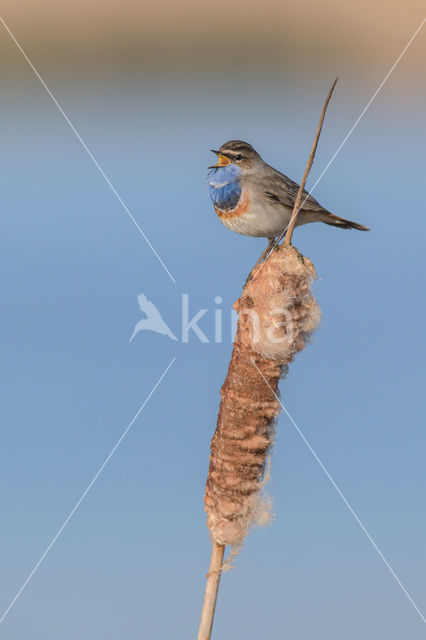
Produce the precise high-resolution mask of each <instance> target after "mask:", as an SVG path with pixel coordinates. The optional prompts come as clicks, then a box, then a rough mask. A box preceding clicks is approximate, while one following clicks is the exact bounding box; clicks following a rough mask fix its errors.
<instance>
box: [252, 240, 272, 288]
mask: <svg viewBox="0 0 426 640" xmlns="http://www.w3.org/2000/svg"><path fill="white" fill-rule="evenodd" d="M268 240H269V242H268V245H267V247H266V249H265V250H264V251H263V252H262V254H261V255H260V256H259V259H258V261H257V262H256V264H255V265H254V267H253V269H252V270H251V271H250V273H249V275H248V276H247V280H246V282H245V284H247V282H248V281H249V280H250V278H251V274H252V273H253V271H254V270H255V269H256V267H257V266H258V265H259V264H260V263H261V262H264V261H265V260H266V258H267V257H268V256H269V254H270V252H271V251H272V249H273V247H274V242H275V238H268Z"/></svg>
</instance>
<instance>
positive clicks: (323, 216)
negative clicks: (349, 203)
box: [315, 211, 370, 231]
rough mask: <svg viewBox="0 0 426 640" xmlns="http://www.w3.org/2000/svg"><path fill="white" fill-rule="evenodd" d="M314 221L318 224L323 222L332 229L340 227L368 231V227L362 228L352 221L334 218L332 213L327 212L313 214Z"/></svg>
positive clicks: (361, 225) (362, 226)
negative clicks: (317, 221)
mask: <svg viewBox="0 0 426 640" xmlns="http://www.w3.org/2000/svg"><path fill="white" fill-rule="evenodd" d="M315 219H316V220H319V221H320V222H325V224H330V225H331V226H332V227H340V229H358V230H359V231H370V229H369V228H368V227H364V225H363V224H359V223H358V222H352V220H346V219H345V218H340V217H339V216H335V215H334V213H330V212H329V211H321V212H318V213H315Z"/></svg>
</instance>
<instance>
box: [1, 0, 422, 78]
mask: <svg viewBox="0 0 426 640" xmlns="http://www.w3.org/2000/svg"><path fill="white" fill-rule="evenodd" d="M2 6H3V14H2V18H3V19H4V20H5V22H6V24H7V25H8V27H9V28H10V30H11V32H12V33H13V34H14V36H15V37H16V39H17V41H18V42H19V43H20V44H21V46H22V47H23V49H24V50H25V51H26V53H27V54H28V55H29V57H30V58H33V59H34V60H33V61H35V65H36V66H37V63H39V64H42V65H44V66H45V68H47V67H60V68H63V69H64V70H65V69H66V68H67V67H68V68H69V67H71V68H75V67H80V66H81V67H86V66H88V65H89V66H90V65H94V66H101V67H102V66H104V65H108V66H111V67H116V68H117V69H119V68H121V67H125V68H126V69H127V70H129V69H131V68H143V69H145V70H146V69H147V68H153V69H158V70H159V69H161V68H163V67H165V68H169V69H179V67H181V66H182V65H184V67H185V72H188V71H189V70H190V69H191V68H192V69H194V70H197V69H200V68H202V69H204V70H205V71H206V72H210V73H215V71H217V70H218V67H221V66H222V65H226V64H230V65H232V66H233V67H235V68H241V67H243V68H247V67H252V68H253V70H254V71H256V69H259V68H262V69H263V70H264V71H266V72H269V71H270V72H276V71H277V70H279V69H283V68H284V69H285V68H287V69H288V70H290V71H291V70H295V69H298V70H299V69H300V68H306V69H309V68H310V67H311V68H312V66H313V65H312V62H313V60H314V61H315V67H318V66H325V67H327V68H328V69H331V73H332V74H334V75H336V74H340V73H341V71H342V69H343V68H346V67H348V68H352V69H358V70H363V72H364V73H365V72H368V71H377V70H379V69H381V70H383V65H384V66H385V68H386V67H389V66H390V64H391V63H392V62H393V61H394V59H395V58H396V56H397V55H398V54H399V52H400V51H401V50H402V48H403V47H404V46H405V44H406V43H407V42H408V39H409V38H410V36H411V35H412V34H413V33H414V31H415V30H416V28H417V27H418V26H419V24H420V23H421V21H422V19H423V18H424V17H425V15H424V2H421V1H420V0H409V1H408V2H407V3H405V4H403V5H401V3H399V2H396V0H392V1H390V2H384V1H383V0H380V2H375V3H371V2H368V1H367V0H360V1H359V2H357V3H353V2H348V1H345V2H336V0H325V1H324V2H322V3H311V4H310V5H306V4H300V3H299V4H297V3H284V2H281V1H280V0H265V1H264V2H262V3H259V2H258V1H257V0H245V2H244V4H243V5H241V4H240V3H239V2H231V3H228V4H224V3H219V4H213V3H206V2H199V0H181V1H180V2H171V1H166V2H164V1H163V2H152V1H150V2H145V3H140V2H136V0H125V1H124V2H120V3H119V4H116V3H112V2H105V3H104V2H102V3H100V2H96V1H95V2H90V3H87V2H83V1H82V0H78V1H75V2H72V3H67V4H65V3H57V2H55V0H45V1H43V2H41V1H40V0H38V1H37V0H33V1H28V0H25V1H24V2H20V3H16V2H14V1H13V0H5V2H3V5H2ZM0 26H1V27H2V30H4V27H3V25H0ZM8 40H9V36H8V34H7V33H6V31H5V30H4V33H3V35H2V36H1V37H0V53H1V57H0V67H1V68H3V69H8V68H9V69H10V70H14V69H16V68H17V67H19V66H20V65H21V61H20V60H19V55H17V54H18V52H17V51H16V52H14V51H13V49H12V48H11V47H10V42H9V41H8ZM410 61H411V64H410V70H409V71H408V73H418V72H419V71H420V70H421V69H423V63H424V46H423V49H422V48H421V47H420V46H417V47H416V48H415V50H414V51H412V52H411V53H410Z"/></svg>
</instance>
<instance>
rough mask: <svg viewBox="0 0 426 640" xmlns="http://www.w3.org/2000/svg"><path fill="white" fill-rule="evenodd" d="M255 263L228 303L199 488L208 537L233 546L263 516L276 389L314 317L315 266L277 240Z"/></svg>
mask: <svg viewBox="0 0 426 640" xmlns="http://www.w3.org/2000/svg"><path fill="white" fill-rule="evenodd" d="M257 270H258V273H256V271H255V272H254V273H253V279H252V280H250V281H249V282H248V283H247V285H246V287H245V288H244V291H243V294H242V296H241V298H240V299H239V300H238V301H237V302H236V303H235V305H234V307H235V308H236V309H237V311H238V313H239V320H238V328H237V334H236V338H235V342H234V349H233V352H232V358H231V362H230V365H229V370H228V374H227V376H226V380H225V383H224V385H223V387H222V389H221V395H222V400H221V403H220V409H219V415H218V419H217V427H216V432H215V434H214V436H213V440H212V444H211V455H210V466H209V472H208V478H207V486H206V493H205V507H206V511H207V526H208V528H209V530H210V533H211V537H212V539H213V540H214V541H216V542H217V543H219V544H222V545H227V544H229V545H232V546H233V547H238V546H240V545H241V543H242V542H243V540H244V537H245V536H246V535H247V533H248V531H249V529H250V527H251V526H252V525H253V524H255V523H264V522H265V521H266V520H267V519H268V504H267V500H266V501H265V499H264V498H262V496H261V493H262V487H263V485H262V479H263V477H264V473H265V466H266V462H267V458H268V453H269V450H270V448H271V445H272V444H273V441H274V434H275V429H274V424H275V420H276V417H277V416H278V414H279V411H280V404H279V401H278V399H277V397H276V396H275V395H274V393H278V382H279V380H280V378H281V376H282V374H283V371H284V372H286V366H287V365H288V364H289V363H290V362H292V360H293V358H294V356H295V355H296V353H298V352H299V351H301V350H302V349H303V348H304V346H305V344H306V341H307V339H308V338H309V337H310V335H311V333H312V332H313V330H314V329H315V328H316V326H317V324H318V321H319V318H320V311H319V308H318V305H317V303H316V301H315V299H314V298H313V296H312V293H311V283H312V280H313V278H314V277H315V270H314V268H313V266H312V263H311V262H310V260H308V259H307V258H303V256H301V254H300V253H299V252H298V251H297V249H295V248H294V247H291V246H281V247H280V248H279V249H278V250H276V251H274V252H273V254H272V255H271V256H270V257H269V259H268V261H267V262H266V263H265V264H264V265H263V266H259V267H258V268H257ZM262 377H264V380H263V379H262ZM265 380H266V381H267V383H268V384H266V383H265ZM268 385H269V386H268ZM271 389H272V390H273V392H274V393H272V392H271Z"/></svg>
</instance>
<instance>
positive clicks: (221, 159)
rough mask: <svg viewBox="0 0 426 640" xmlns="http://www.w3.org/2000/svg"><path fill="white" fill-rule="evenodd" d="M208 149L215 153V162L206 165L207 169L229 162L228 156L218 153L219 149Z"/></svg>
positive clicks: (222, 165)
mask: <svg viewBox="0 0 426 640" xmlns="http://www.w3.org/2000/svg"><path fill="white" fill-rule="evenodd" d="M210 151H211V152H212V153H215V154H216V155H217V163H216V164H214V165H212V166H211V167H208V168H209V169H215V168H216V167H226V165H227V164H231V161H230V159H229V158H228V156H224V155H223V154H222V153H219V151H215V150H214V149H210Z"/></svg>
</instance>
